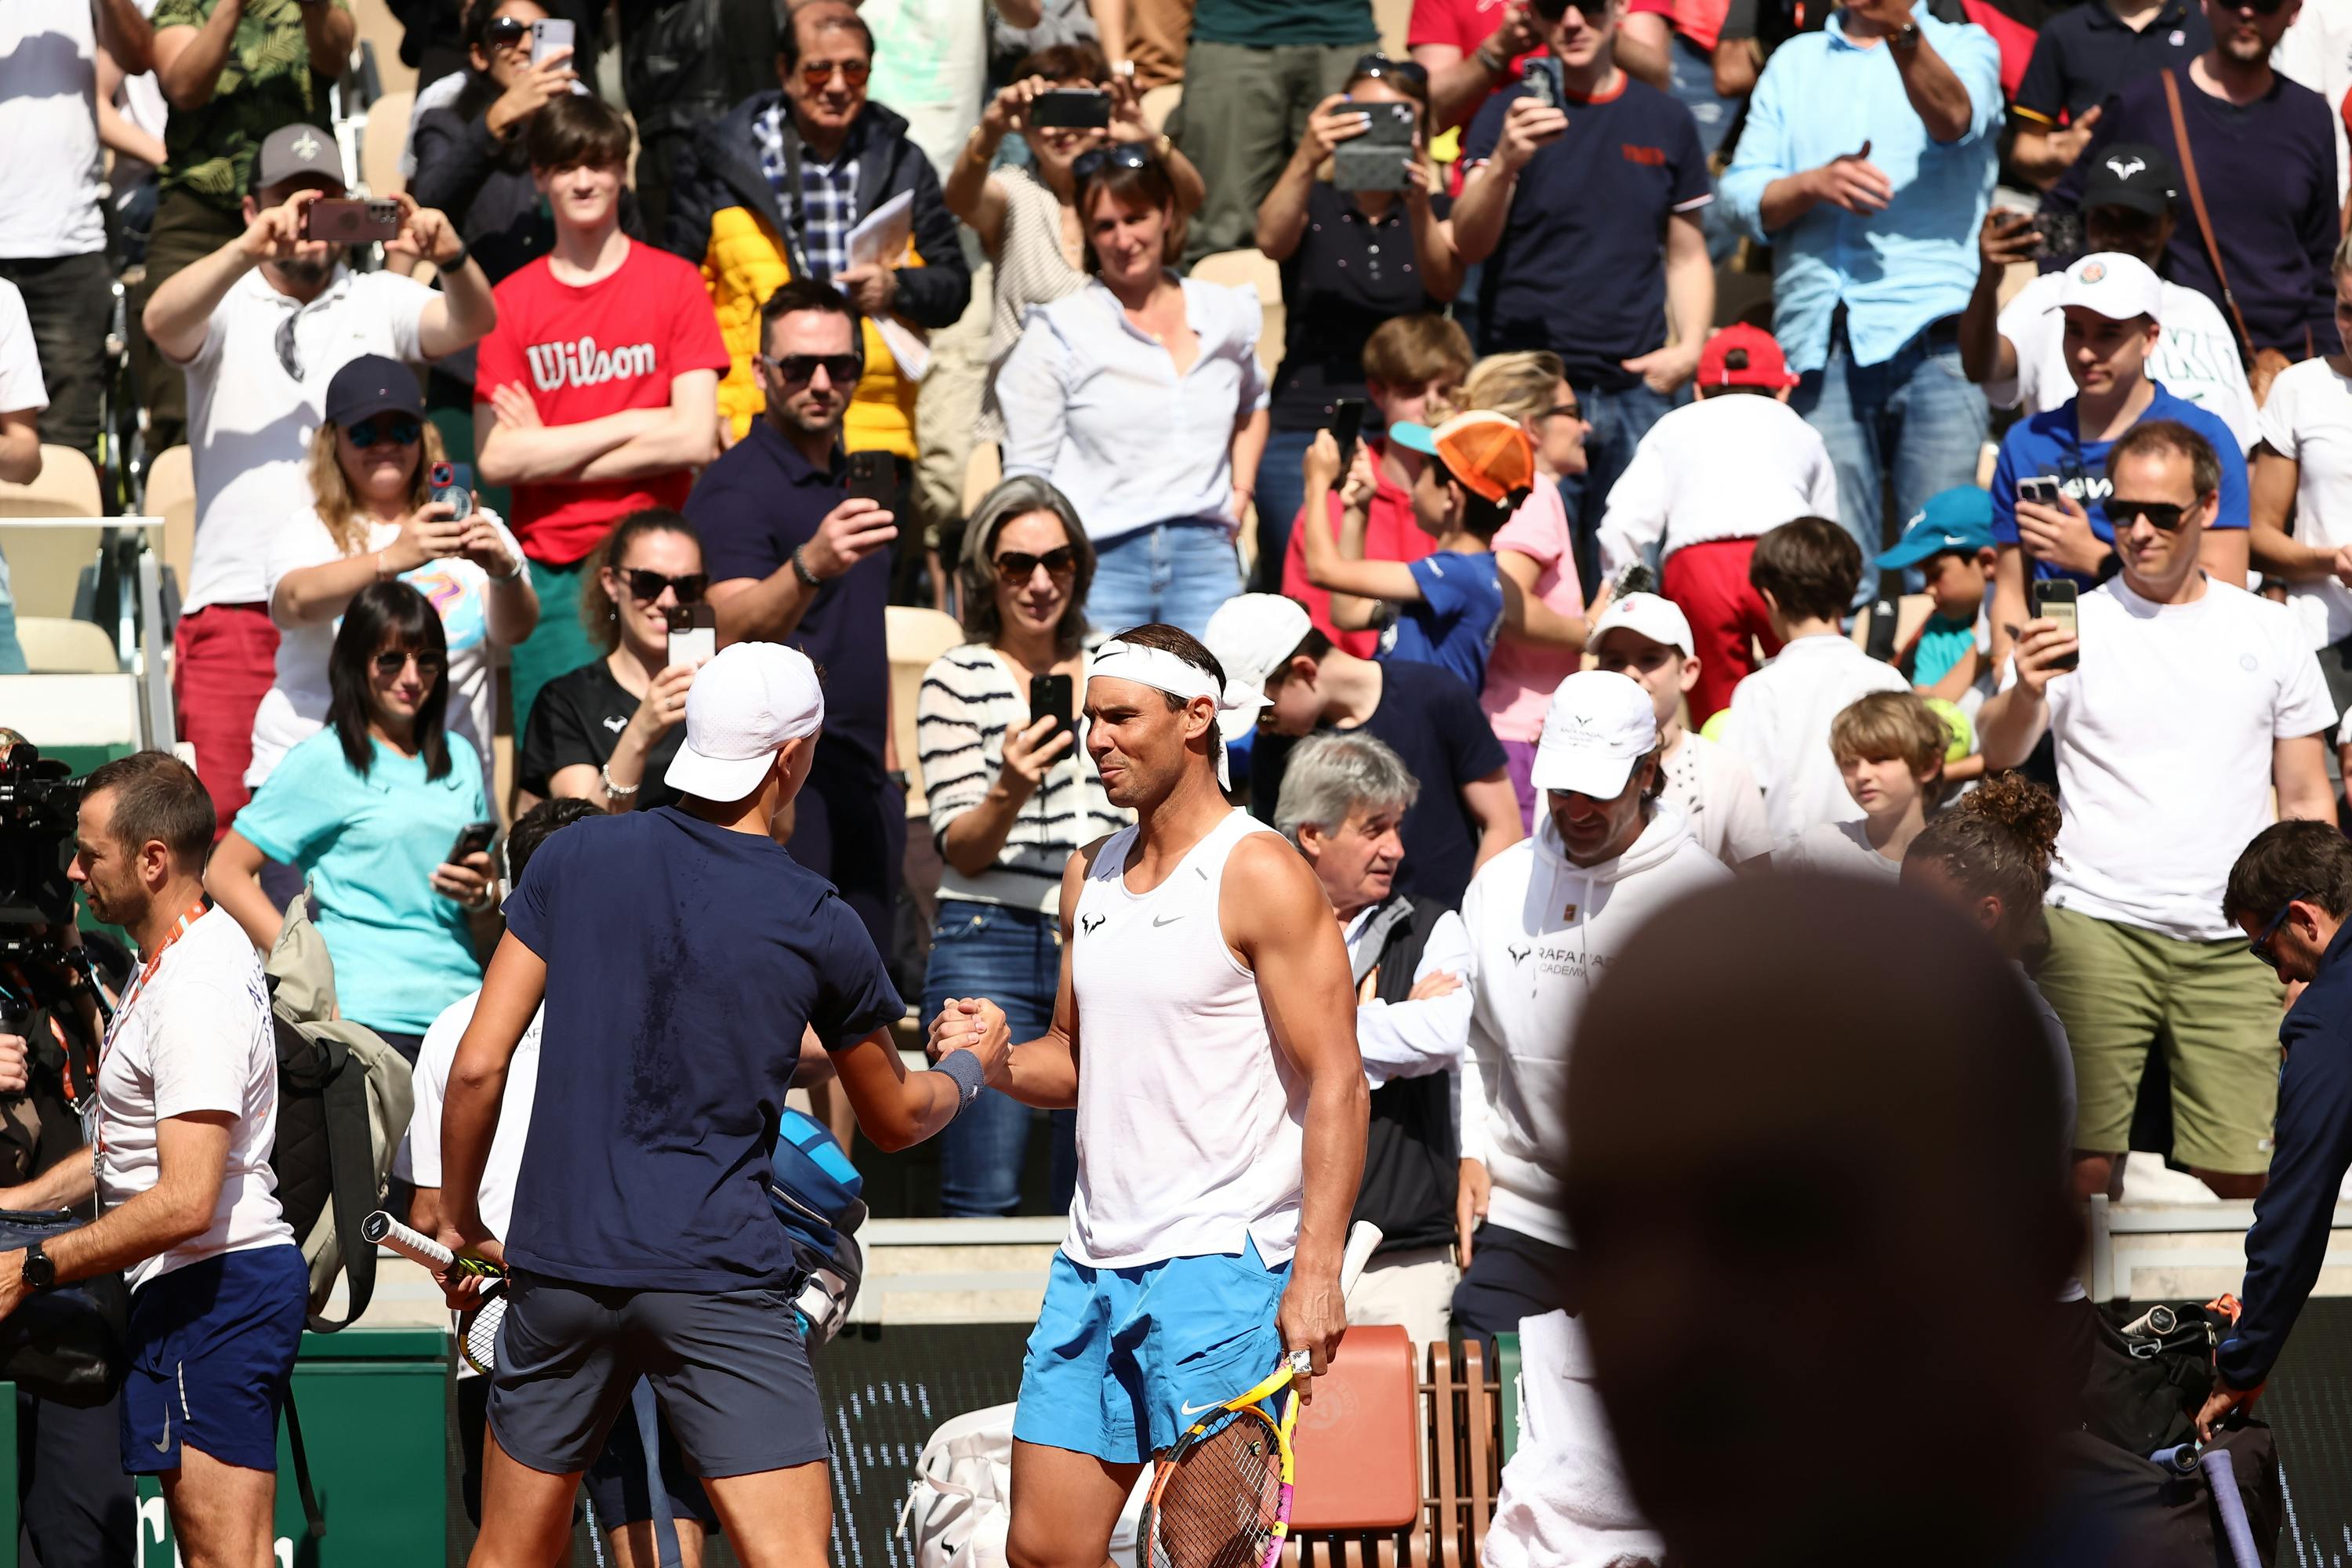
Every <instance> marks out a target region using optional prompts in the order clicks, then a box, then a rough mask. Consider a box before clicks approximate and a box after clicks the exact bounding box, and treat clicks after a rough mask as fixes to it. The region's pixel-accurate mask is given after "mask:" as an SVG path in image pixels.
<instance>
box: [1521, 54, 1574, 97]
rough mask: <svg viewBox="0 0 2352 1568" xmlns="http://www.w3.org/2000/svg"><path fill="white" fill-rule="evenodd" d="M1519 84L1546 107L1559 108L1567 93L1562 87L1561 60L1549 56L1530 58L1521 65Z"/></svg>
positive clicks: (1529, 95)
mask: <svg viewBox="0 0 2352 1568" xmlns="http://www.w3.org/2000/svg"><path fill="white" fill-rule="evenodd" d="M1519 85H1520V86H1521V87H1523V88H1525V89H1527V94H1528V97H1529V98H1532V99H1534V100H1536V101H1537V102H1538V103H1540V104H1542V105H1543V106H1544V107H1545V108H1546V109H1558V108H1559V105H1560V100H1561V99H1562V97H1564V96H1565V95H1564V94H1563V93H1562V91H1561V89H1560V79H1559V61H1557V60H1554V59H1552V58H1549V57H1541V58H1536V59H1532V60H1528V61H1527V62H1526V63H1524V64H1522V65H1521V66H1520V67H1519Z"/></svg>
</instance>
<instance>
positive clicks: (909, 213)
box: [847, 191, 931, 381]
mask: <svg viewBox="0 0 2352 1568" xmlns="http://www.w3.org/2000/svg"><path fill="white" fill-rule="evenodd" d="M914 218H915V194H914V193H913V192H912V191H900V192H899V193H898V195H895V196H892V197H891V198H890V199H889V200H888V201H887V202H884V203H883V204H882V205H880V206H878V207H876V208H875V209H874V210H873V211H872V212H870V213H867V214H866V216H864V217H862V218H860V219H858V220H857V226H856V227H855V228H853V229H851V230H850V231H849V238H848V242H847V249H848V252H849V265H851V266H852V267H864V266H866V265H867V264H868V263H870V262H878V263H879V264H881V265H882V266H885V267H891V266H896V265H897V264H898V258H900V257H902V256H904V255H906V253H907V241H908V237H909V236H911V235H912V234H913V233H914ZM874 327H875V330H876V331H878V332H880V333H881V334H882V341H883V342H885V343H887V344H888V345H889V346H890V357H891V358H892V359H894V360H897V361H898V374H901V375H903V376H905V377H906V378H907V379H908V380H909V381H920V380H922V379H923V377H924V375H925V374H927V373H928V372H929V370H930V368H931V350H930V345H929V344H928V343H926V342H923V340H922V338H921V337H920V336H919V334H917V333H916V332H915V331H913V330H912V329H911V328H909V327H908V326H907V324H906V323H905V322H903V321H899V320H898V318H897V317H895V316H877V317H875V318H874Z"/></svg>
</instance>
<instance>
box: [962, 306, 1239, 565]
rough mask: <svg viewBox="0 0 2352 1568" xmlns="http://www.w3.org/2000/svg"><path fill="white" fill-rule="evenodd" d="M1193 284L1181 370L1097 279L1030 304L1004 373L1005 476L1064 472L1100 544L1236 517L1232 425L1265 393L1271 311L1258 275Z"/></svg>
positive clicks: (1000, 397) (1000, 377)
mask: <svg viewBox="0 0 2352 1568" xmlns="http://www.w3.org/2000/svg"><path fill="white" fill-rule="evenodd" d="M1183 287H1184V319H1185V321H1187V322H1188V323H1190V325H1191V326H1192V331H1194V332H1195V333H1197V334H1198V335H1199V337H1200V340H1201V343H1200V351H1199V353H1198V356H1197V357H1196V358H1195V359H1194V360H1193V362H1192V367H1191V368H1190V369H1189V370H1187V371H1186V372H1185V373H1184V374H1182V375H1181V376H1179V375H1178V374H1176V362H1175V361H1174V359H1173V358H1171V356H1170V354H1169V353H1168V351H1167V350H1166V349H1164V348H1162V347H1161V346H1160V343H1159V342H1158V340H1156V339H1154V338H1152V337H1151V336H1150V335H1149V334H1148V333H1146V332H1144V331H1142V330H1140V329H1139V328H1138V327H1137V326H1136V325H1135V324H1134V323H1133V322H1132V321H1129V320H1128V319H1127V312H1126V311H1125V310H1121V309H1120V308H1119V303H1118V296H1116V295H1114V294H1113V293H1112V292H1111V291H1110V290H1109V289H1106V288H1104V287H1103V285H1102V284H1101V283H1100V282H1098V281H1095V282H1089V283H1088V284H1087V286H1086V287H1085V288H1083V289H1079V290H1078V291H1077V292H1076V293H1075V294H1068V295H1065V296H1064V297H1063V298H1061V299H1059V300H1055V301H1054V302H1053V303H1051V304H1049V305H1037V306H1034V307H1032V308H1031V310H1030V311H1029V315H1028V319H1027V321H1026V322H1025V323H1024V325H1023V327H1022V329H1021V340H1020V342H1016V343H1014V344H1013V352H1012V353H1008V354H1006V355H1005V356H1004V365H1003V369H1001V370H1000V371H998V372H997V374H996V402H997V406H998V407H999V408H1000V409H1001V410H1003V416H1004V475H1005V477H1006V478H1007V479H1011V478H1012V477H1013V476H1014V475H1016V474H1034V475H1037V476H1039V477H1041V478H1044V479H1050V480H1052V481H1053V483H1054V485H1055V488H1056V489H1060V490H1061V492H1062V493H1063V494H1064V495H1066V496H1067V497H1069V498H1070V503H1071V504H1072V505H1073V506H1075V507H1076V508H1077V512H1078V517H1079V519H1080V521H1083V522H1085V524H1086V525H1087V537H1088V538H1089V539H1092V540H1094V541H1095V542H1097V543H1098V544H1099V543H1107V542H1109V541H1112V540H1115V539H1117V538H1118V537H1119V536H1120V535H1121V534H1126V533H1132V532H1134V531H1136V530H1138V529H1140V528H1149V527H1150V526H1151V525H1152V524H1153V523H1157V522H1183V521H1202V522H1213V523H1215V524H1217V525H1218V526H1220V527H1223V528H1231V527H1233V526H1234V516H1233V504H1234V467H1233V441H1234V425H1235V424H1236V423H1238V422H1239V421H1240V420H1242V419H1244V418H1246V417H1248V416H1249V415H1250V414H1251V413H1252V412H1254V411H1255V410H1257V409H1261V408H1264V407H1265V405H1266V384H1265V374H1263V373H1262V372H1260V370H1259V369H1258V363H1257V340H1258V333H1259V332H1260V331H1263V330H1264V326H1265V311H1264V310H1262V309H1261V308H1260V306H1259V304H1258V298H1257V290H1256V289H1252V288H1248V287H1246V286H1244V287H1243V288H1238V289H1228V288H1225V287H1223V285H1221V284H1216V283H1202V282H1198V281H1196V280H1194V279H1190V278H1187V279H1183Z"/></svg>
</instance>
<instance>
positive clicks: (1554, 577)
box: [1479, 477, 1584, 741]
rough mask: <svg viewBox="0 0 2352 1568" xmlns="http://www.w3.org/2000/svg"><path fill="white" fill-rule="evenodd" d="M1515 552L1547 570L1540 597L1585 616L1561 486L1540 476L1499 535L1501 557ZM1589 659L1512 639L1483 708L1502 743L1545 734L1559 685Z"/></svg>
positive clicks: (1500, 646)
mask: <svg viewBox="0 0 2352 1568" xmlns="http://www.w3.org/2000/svg"><path fill="white" fill-rule="evenodd" d="M1506 550H1515V551H1517V552H1518V553H1520V554H1521V555H1524V556H1526V557H1527V558H1528V560H1530V561H1532V562H1534V563H1536V564H1537V565H1538V567H1540V568H1541V570H1540V571H1539V572H1538V573H1537V574H1536V597H1538V598H1539V599H1541V600H1542V601H1543V602H1544V603H1545V604H1546V605H1549V606H1550V607H1551V608H1552V609H1554V610H1556V611H1558V612H1559V614H1561V615H1563V616H1581V615H1582V614H1584V589H1583V584H1580V583H1579V582H1578V581H1577V578H1576V552H1575V548H1574V545H1573V544H1572V542H1570V536H1569V531H1568V508H1567V507H1566V506H1564V505H1563V504H1561V501H1560V499H1559V485H1557V484H1556V483H1554V482H1553V481H1551V480H1550V479H1544V478H1541V477H1538V479H1537V480H1536V488H1535V490H1534V492H1533V493H1532V494H1530V495H1529V496H1528V499H1527V500H1524V501H1522V502H1521V503H1520V504H1519V510H1517V511H1515V512H1513V513H1512V514H1511V521H1508V522H1507V523H1505V524H1504V525H1503V526H1502V529H1501V530H1500V531H1498V532H1496V535H1495V552H1496V554H1497V555H1499V554H1501V553H1502V552H1504V551H1506ZM1583 662H1584V661H1583V657H1582V656H1581V655H1580V654H1575V653H1571V652H1570V651H1569V650H1568V649H1566V648H1562V647H1533V646H1531V645H1529V644H1528V643H1523V642H1514V641H1512V640H1511V638H1510V637H1509V636H1508V635H1507V634H1506V635H1505V636H1503V637H1497V638H1496V641H1495V651H1494V653H1493V654H1492V655H1491V656H1490V657H1489V658H1487V660H1486V690H1485V691H1483V692H1481V693H1480V695H1479V706H1480V707H1482V708H1484V709H1485V710H1486V719H1487V721H1488V722H1489V723H1491V724H1492V725H1493V726H1494V728H1495V735H1496V739H1497V740H1504V741H1533V740H1535V739H1536V738H1537V737H1538V736H1539V735H1541V734H1542V733H1543V721H1544V710H1545V709H1546V708H1548V707H1549V706H1550V705H1551V694H1552V693H1553V692H1554V691H1556V690H1558V689H1559V683H1560V682H1561V681H1563V680H1566V679H1568V678H1569V677H1570V676H1571V675H1574V674H1575V673H1576V672H1577V670H1578V669H1579V668H1582V666H1583Z"/></svg>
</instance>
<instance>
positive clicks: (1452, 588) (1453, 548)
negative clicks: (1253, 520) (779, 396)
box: [1298, 409, 1536, 692]
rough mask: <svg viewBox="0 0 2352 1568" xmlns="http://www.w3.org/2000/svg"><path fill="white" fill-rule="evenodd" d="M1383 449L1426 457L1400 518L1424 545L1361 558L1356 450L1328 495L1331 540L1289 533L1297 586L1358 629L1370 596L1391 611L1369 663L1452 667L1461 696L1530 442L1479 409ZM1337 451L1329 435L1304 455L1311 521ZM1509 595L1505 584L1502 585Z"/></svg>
mask: <svg viewBox="0 0 2352 1568" xmlns="http://www.w3.org/2000/svg"><path fill="white" fill-rule="evenodd" d="M1389 442H1390V444H1391V446H1397V447H1405V448H1406V449H1407V450H1409V451H1414V452H1419V453H1421V454H1422V455H1423V457H1424V458H1435V459H1436V461H1434V462H1425V463H1423V465H1422V466H1421V472H1420V473H1419V474H1418V475H1417V476H1415V478H1414V479H1413V486H1412V517H1413V521H1414V523H1415V524H1417V525H1418V526H1419V527H1420V529H1421V531H1423V533H1426V534H1428V535H1429V536H1430V537H1431V538H1432V539H1433V540H1434V541H1435V542H1436V545H1435V548H1434V549H1433V550H1432V551H1431V552H1429V553H1428V554H1427V555H1424V556H1423V557H1422V558H1421V559H1420V560H1418V561H1413V562H1402V561H1367V560H1365V559H1364V527H1365V506H1366V503H1367V502H1368V501H1369V500H1370V498H1371V493H1372V489H1373V485H1374V482H1375V472H1374V469H1373V467H1372V461H1371V456H1370V453H1369V452H1368V451H1362V450H1360V451H1359V452H1358V453H1357V454H1356V466H1355V468H1354V470H1353V471H1352V472H1351V473H1349V476H1348V483H1347V486H1346V487H1345V489H1342V490H1341V491H1340V495H1339V502H1340V507H1341V517H1340V523H1339V543H1338V545H1337V546H1334V545H1333V543H1332V542H1331V540H1330V537H1329V536H1328V535H1327V534H1325V533H1324V532H1323V531H1322V530H1320V529H1314V528H1303V529H1300V530H1299V531H1298V534H1299V537H1300V538H1301V539H1302V540H1303V541H1304V542H1305V547H1306V553H1307V581H1308V582H1310V583H1312V584H1315V585H1316V586H1317V587H1318V588H1328V589H1329V590H1330V592H1331V618H1332V619H1333V620H1334V621H1336V622H1337V623H1338V624H1339V626H1343V627H1356V626H1372V625H1374V624H1376V617H1377V616H1379V615H1380V614H1381V604H1380V601H1382V600H1385V601H1387V602H1388V603H1389V604H1390V605H1393V606H1394V610H1393V617H1394V618H1393V619H1391V621H1390V622H1389V625H1388V626H1387V629H1386V630H1384V631H1383V632H1382V633H1381V651H1380V657H1381V658H1382V659H1383V660H1389V661H1396V660H1404V661H1409V662H1412V663H1418V664H1434V665H1437V666H1438V667H1440V668H1444V669H1449V670H1452V671H1453V672H1454V674H1455V675H1457V676H1459V677H1460V678H1461V679H1462V683H1463V684H1464V685H1465V686H1467V687H1468V688H1469V689H1471V690H1472V691H1473V692H1476V691H1479V690H1482V689H1484V688H1485V686H1486V655H1487V654H1488V652H1489V651H1491V650H1492V649H1493V647H1494V646H1495V634H1496V631H1497V630H1499V629H1500V628H1501V626H1502V624H1503V592H1504V589H1503V575H1502V573H1501V571H1500V570H1499V569H1498V568H1497V567H1496V563H1495V552H1494V550H1493V549H1492V548H1491V541H1492V540H1493V539H1494V537H1495V533H1496V530H1497V529H1500V528H1501V527H1502V526H1503V524H1504V523H1506V522H1507V521H1510V517H1511V513H1512V511H1513V510H1516V509H1517V506H1518V504H1519V502H1521V501H1522V500H1526V499H1527V497H1528V491H1529V490H1530V489H1532V488H1533V487H1534V485H1535V482H1536V452H1535V445H1534V443H1533V442H1531V441H1530V440H1528V433H1527V431H1526V430H1524V429H1522V428H1521V427H1520V426H1519V422H1518V421H1517V420H1516V419H1513V418H1510V417H1508V416H1505V415H1501V414H1496V413H1492V412H1489V411H1486V410H1484V409H1480V410H1474V411H1473V412H1471V413H1468V414H1457V415H1455V416H1454V417H1453V418H1451V419H1448V420H1447V421H1446V422H1445V423H1444V424H1443V425H1440V426H1437V427H1436V428H1435V429H1431V428H1430V427H1429V426H1426V425H1404V424H1400V425H1391V426H1389ZM1306 472H1307V514H1308V515H1309V516H1312V515H1314V514H1315V512H1316V511H1318V510H1319V509H1320V508H1321V507H1322V506H1323V504H1324V499H1323V498H1324V497H1325V496H1327V495H1328V494H1329V493H1330V490H1331V484H1332V481H1333V480H1334V479H1338V478H1339V443H1338V442H1337V441H1336V440H1334V439H1332V437H1331V433H1330V432H1329V431H1328V430H1327V431H1323V432H1321V433H1320V434H1318V436H1317V437H1315V445H1314V446H1313V447H1309V448H1307V464H1306ZM1513 589H1514V591H1516V589H1517V584H1513Z"/></svg>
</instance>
